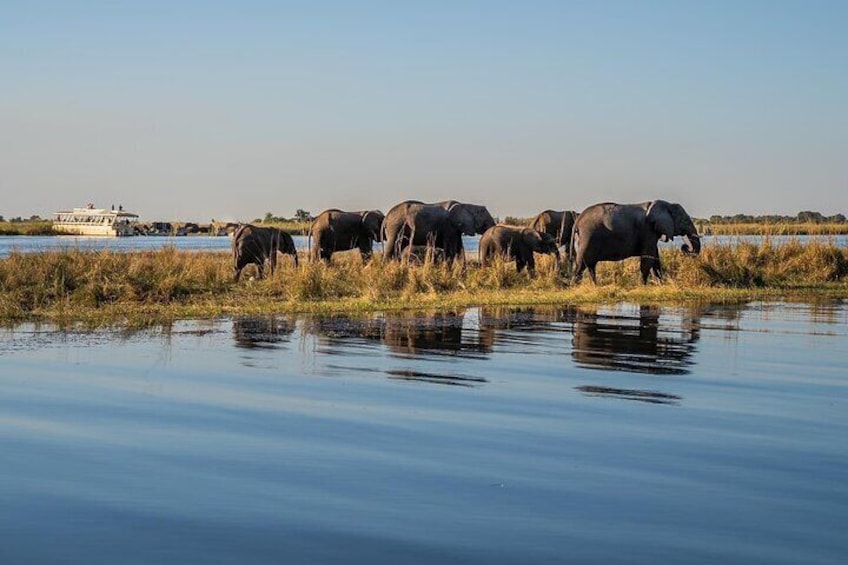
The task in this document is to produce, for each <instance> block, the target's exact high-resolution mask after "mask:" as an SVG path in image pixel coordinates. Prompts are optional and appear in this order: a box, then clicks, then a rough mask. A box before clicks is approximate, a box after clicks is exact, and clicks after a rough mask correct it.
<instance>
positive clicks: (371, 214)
mask: <svg viewBox="0 0 848 565" xmlns="http://www.w3.org/2000/svg"><path fill="white" fill-rule="evenodd" d="M382 226H383V214H382V213H380V212H377V211H374V210H369V211H367V212H365V213H364V214H363V215H362V227H363V228H364V229H365V232H366V233H369V234H371V236H372V239H374V240H375V241H379V240H380V228H381V227H382Z"/></svg>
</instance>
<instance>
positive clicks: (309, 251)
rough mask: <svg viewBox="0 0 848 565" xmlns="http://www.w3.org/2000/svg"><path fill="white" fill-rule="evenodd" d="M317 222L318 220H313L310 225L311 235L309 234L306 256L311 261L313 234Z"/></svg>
mask: <svg viewBox="0 0 848 565" xmlns="http://www.w3.org/2000/svg"><path fill="white" fill-rule="evenodd" d="M316 221H317V218H316V219H315V220H312V223H311V224H309V234H307V237H306V256H307V258H308V259H309V260H311V259H312V232H313V230H314V229H315V222H316Z"/></svg>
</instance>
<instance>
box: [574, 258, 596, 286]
mask: <svg viewBox="0 0 848 565" xmlns="http://www.w3.org/2000/svg"><path fill="white" fill-rule="evenodd" d="M587 267H588V265H586V262H585V261H584V260H583V257H582V256H581V255H578V256H577V258H576V259H575V260H574V279H573V280H572V282H573V284H579V283H580V281H581V279H583V271H585V270H586V268H587ZM591 272H592V273H594V268H593V269H592V271H591ZM594 281H595V277H594V275H593V276H592V282H594Z"/></svg>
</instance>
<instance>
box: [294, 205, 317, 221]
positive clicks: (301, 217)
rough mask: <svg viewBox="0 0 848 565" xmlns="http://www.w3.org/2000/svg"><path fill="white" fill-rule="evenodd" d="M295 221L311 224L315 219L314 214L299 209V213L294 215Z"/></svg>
mask: <svg viewBox="0 0 848 565" xmlns="http://www.w3.org/2000/svg"><path fill="white" fill-rule="evenodd" d="M294 219H295V220H297V221H298V222H311V221H312V220H313V219H314V218H313V217H312V214H311V213H310V212H308V211H307V210H304V209H302V208H298V209H297V212H295V213H294Z"/></svg>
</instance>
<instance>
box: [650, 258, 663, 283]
mask: <svg viewBox="0 0 848 565" xmlns="http://www.w3.org/2000/svg"><path fill="white" fill-rule="evenodd" d="M652 270H653V271H654V276H655V277H657V280H658V281H660V282H663V268H662V264H661V263H660V258H659V257H657V258H656V259H654V266H653V269H652Z"/></svg>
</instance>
